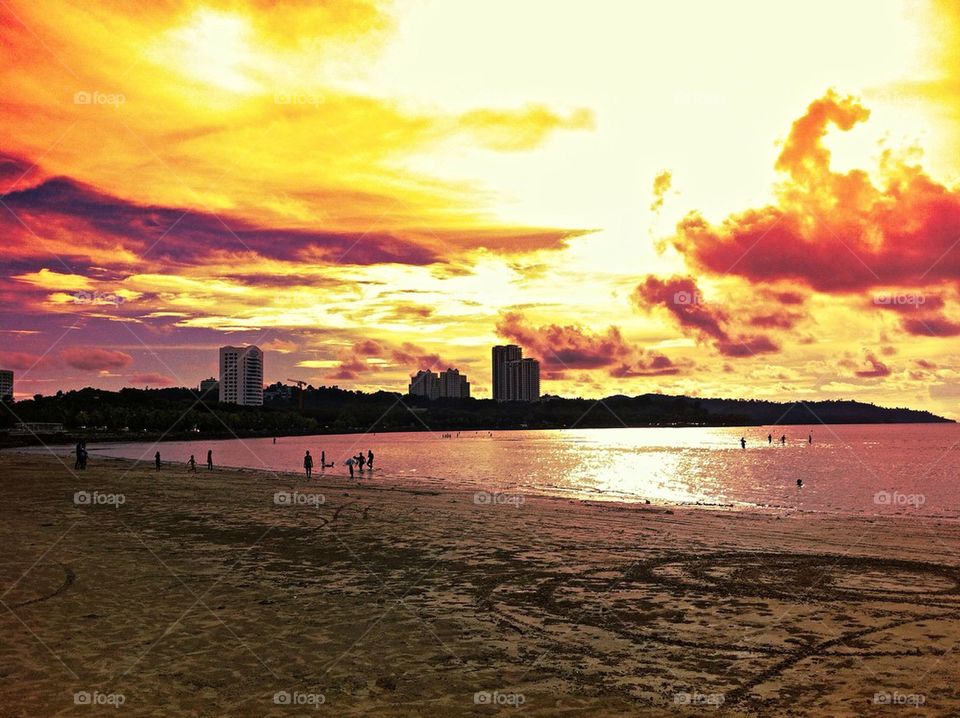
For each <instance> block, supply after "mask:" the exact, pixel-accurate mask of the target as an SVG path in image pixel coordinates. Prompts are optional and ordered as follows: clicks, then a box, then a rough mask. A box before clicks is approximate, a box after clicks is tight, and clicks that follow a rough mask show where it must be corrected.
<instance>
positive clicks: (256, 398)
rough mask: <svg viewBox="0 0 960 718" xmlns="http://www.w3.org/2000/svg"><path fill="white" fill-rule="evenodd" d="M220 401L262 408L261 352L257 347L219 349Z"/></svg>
mask: <svg viewBox="0 0 960 718" xmlns="http://www.w3.org/2000/svg"><path fill="white" fill-rule="evenodd" d="M220 401H222V402H225V403H227V404H240V405H242V406H263V352H262V351H260V348H259V347H255V346H249V347H220Z"/></svg>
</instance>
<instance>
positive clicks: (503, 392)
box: [492, 344, 523, 401]
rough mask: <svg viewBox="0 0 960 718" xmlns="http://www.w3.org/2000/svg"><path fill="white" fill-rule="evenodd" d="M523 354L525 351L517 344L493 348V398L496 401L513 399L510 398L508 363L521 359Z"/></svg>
mask: <svg viewBox="0 0 960 718" xmlns="http://www.w3.org/2000/svg"><path fill="white" fill-rule="evenodd" d="M522 356H523V351H522V350H521V349H520V347H518V346H517V345H516V344H507V345H505V346H496V347H494V348H493V352H492V359H493V398H494V400H495V401H513V400H512V399H511V398H510V387H509V384H508V383H507V364H509V363H510V362H512V361H519V360H520V358H521V357H522Z"/></svg>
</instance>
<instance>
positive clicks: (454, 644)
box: [0, 452, 960, 716]
mask: <svg viewBox="0 0 960 718" xmlns="http://www.w3.org/2000/svg"><path fill="white" fill-rule="evenodd" d="M94 461H95V463H94V464H93V465H92V466H91V468H90V469H89V470H88V471H86V472H83V473H79V474H75V473H74V472H73V470H72V469H73V467H72V464H70V466H69V467H67V466H64V465H63V464H62V463H61V462H60V461H59V460H58V459H55V458H53V457H35V456H25V455H17V454H12V453H6V452H4V453H2V454H0V489H2V497H3V501H2V521H0V532H2V546H3V551H2V554H0V592H2V594H0V595H2V605H0V615H2V635H3V640H2V642H0V715H3V716H8V715H9V716H19V715H23V716H40V715H44V716H45V715H119V714H120V712H123V713H124V714H130V715H145V716H148V715H155V716H163V715H200V716H208V715H209V716H219V715H230V716H246V715H256V716H263V715H268V716H289V715H307V714H309V715H317V714H321V713H325V714H328V715H337V716H363V715H390V716H407V715H431V716H448V715H449V716H455V715H493V714H498V713H499V714H509V713H521V712H522V713H523V714H524V715H532V716H557V715H559V716H613V715H656V716H685V715H703V714H707V713H716V714H722V715H762V716H803V715H811V716H847V715H867V716H872V715H877V716H886V715H898V716H908V715H936V716H941V715H942V716H947V715H957V714H960V680H958V679H960V649H957V648H955V644H956V642H957V641H958V639H960V524H958V522H956V521H948V520H943V519H919V518H917V519H911V518H897V519H893V518H890V519H870V518H844V517H837V516H827V515H811V514H807V515H801V514H796V513H788V512H784V513H775V512H770V513H759V512H732V511H723V510H711V509H705V508H678V507H662V506H643V505H640V506H637V505H630V506H627V505H620V504H610V503H599V502H598V503H589V502H579V501H571V500H565V499H557V498H546V497H531V496H527V497H522V499H520V498H517V497H500V499H499V500H496V501H493V502H490V503H479V504H478V503H476V501H475V496H474V493H473V491H469V492H466V491H459V490H456V489H453V488H451V489H449V490H443V491H437V490H435V489H433V488H430V489H423V488H418V487H417V486H416V485H413V484H407V485H391V484H389V483H388V482H386V481H383V480H378V481H377V482H376V483H375V484H372V485H358V484H357V483H356V482H354V483H348V482H347V481H345V480H344V479H342V478H335V479H330V478H323V477H320V478H315V479H314V480H313V481H311V482H309V483H307V482H306V481H304V480H303V479H302V478H301V477H293V476H281V475H274V474H269V473H264V472H238V471H225V470H217V471H214V472H212V473H208V472H207V471H206V470H204V469H202V468H201V469H198V472H197V473H196V474H189V473H187V472H186V470H185V467H183V466H176V467H168V468H165V469H164V470H162V471H160V472H159V473H157V472H155V471H153V469H152V468H148V467H144V466H140V467H134V465H133V464H132V463H131V462H125V461H120V460H103V459H96V458H95V459H94ZM77 492H87V493H86V494H84V493H80V494H77ZM93 492H97V495H96V496H95V497H94V496H93ZM277 492H286V493H281V495H280V496H279V497H278V496H277ZM293 492H296V495H293ZM291 495H293V497H292V499H291V498H290V497H291ZM320 495H322V503H321V496H320ZM121 497H122V499H121ZM87 499H89V500H87ZM121 500H122V505H118V503H119V501H121ZM78 501H79V503H77V502H78ZM277 501H279V503H277ZM878 699H879V700H880V701H881V702H882V701H884V700H889V701H890V702H891V703H893V705H884V704H882V703H877V702H876V701H877V700H878ZM87 700H89V702H90V703H92V704H93V705H84V704H83V702H85V701H87ZM77 701H80V703H79V704H78V703H77ZM121 701H122V703H123V705H122V708H120V709H115V708H113V707H112V705H111V702H112V703H117V702H121ZM920 701H922V703H923V704H922V706H919V707H917V705H915V704H917V703H919V702H920Z"/></svg>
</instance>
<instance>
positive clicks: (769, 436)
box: [767, 434, 773, 444]
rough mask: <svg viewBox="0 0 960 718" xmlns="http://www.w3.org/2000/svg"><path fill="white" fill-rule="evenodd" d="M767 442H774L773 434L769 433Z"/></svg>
mask: <svg viewBox="0 0 960 718" xmlns="http://www.w3.org/2000/svg"><path fill="white" fill-rule="evenodd" d="M767 443H768V444H772V443H773V434H767Z"/></svg>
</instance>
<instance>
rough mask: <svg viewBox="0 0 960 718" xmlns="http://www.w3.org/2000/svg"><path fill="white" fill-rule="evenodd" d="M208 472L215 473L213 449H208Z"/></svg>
mask: <svg viewBox="0 0 960 718" xmlns="http://www.w3.org/2000/svg"><path fill="white" fill-rule="evenodd" d="M207 471H213V449H207Z"/></svg>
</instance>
